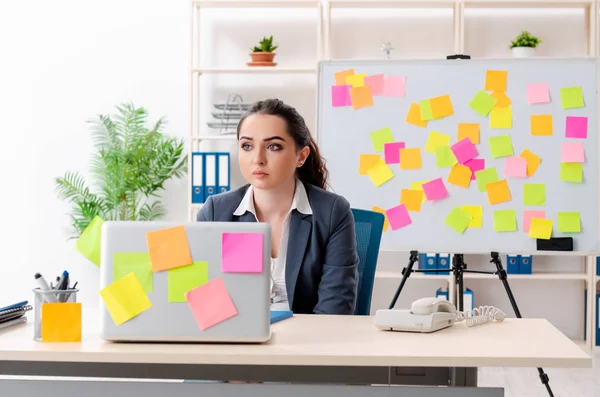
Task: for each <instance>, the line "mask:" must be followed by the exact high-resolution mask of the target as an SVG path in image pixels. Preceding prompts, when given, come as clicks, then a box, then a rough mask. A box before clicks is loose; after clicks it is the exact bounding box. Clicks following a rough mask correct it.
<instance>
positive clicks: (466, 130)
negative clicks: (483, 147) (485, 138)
mask: <svg viewBox="0 0 600 397" xmlns="http://www.w3.org/2000/svg"><path fill="white" fill-rule="evenodd" d="M465 138H469V139H470V140H471V143H472V144H473V145H478V144H479V123H458V135H457V137H456V141H457V142H458V141H462V140H463V139H465Z"/></svg>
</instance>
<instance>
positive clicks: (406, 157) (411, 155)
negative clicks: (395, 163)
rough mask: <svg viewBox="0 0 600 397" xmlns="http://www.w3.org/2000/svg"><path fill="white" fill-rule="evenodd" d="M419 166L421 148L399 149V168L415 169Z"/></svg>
mask: <svg viewBox="0 0 600 397" xmlns="http://www.w3.org/2000/svg"><path fill="white" fill-rule="evenodd" d="M419 168H421V148H418V147H415V148H404V149H400V169H401V170H417V169H419Z"/></svg>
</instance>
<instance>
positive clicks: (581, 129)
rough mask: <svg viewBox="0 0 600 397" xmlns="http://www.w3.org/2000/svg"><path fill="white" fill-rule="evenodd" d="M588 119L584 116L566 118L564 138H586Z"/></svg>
mask: <svg viewBox="0 0 600 397" xmlns="http://www.w3.org/2000/svg"><path fill="white" fill-rule="evenodd" d="M587 130H588V118H587V117H584V116H567V121H566V128H565V136H566V137H567V138H583V139H585V138H587Z"/></svg>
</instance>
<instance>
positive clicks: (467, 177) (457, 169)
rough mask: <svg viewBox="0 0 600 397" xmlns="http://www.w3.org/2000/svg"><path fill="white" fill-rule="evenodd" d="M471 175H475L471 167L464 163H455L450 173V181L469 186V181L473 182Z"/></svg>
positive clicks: (461, 185) (457, 184) (465, 186)
mask: <svg viewBox="0 0 600 397" xmlns="http://www.w3.org/2000/svg"><path fill="white" fill-rule="evenodd" d="M471 175H473V171H471V169H470V168H469V167H467V166H466V165H462V164H455V165H454V166H453V167H452V169H451V170H450V174H449V175H448V183H451V184H453V185H456V186H460V187H464V188H468V187H469V183H471Z"/></svg>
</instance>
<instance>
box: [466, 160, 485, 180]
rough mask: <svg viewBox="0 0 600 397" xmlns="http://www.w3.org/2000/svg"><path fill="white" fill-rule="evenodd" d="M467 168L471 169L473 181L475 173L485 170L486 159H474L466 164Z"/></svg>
mask: <svg viewBox="0 0 600 397" xmlns="http://www.w3.org/2000/svg"><path fill="white" fill-rule="evenodd" d="M465 165H466V166H467V167H469V168H470V169H471V172H472V173H471V180H472V181H474V180H475V172H477V171H481V170H482V169H484V168H485V159H472V160H469V161H467V162H466V163H465Z"/></svg>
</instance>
